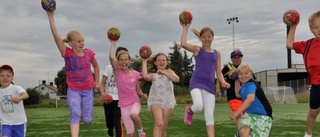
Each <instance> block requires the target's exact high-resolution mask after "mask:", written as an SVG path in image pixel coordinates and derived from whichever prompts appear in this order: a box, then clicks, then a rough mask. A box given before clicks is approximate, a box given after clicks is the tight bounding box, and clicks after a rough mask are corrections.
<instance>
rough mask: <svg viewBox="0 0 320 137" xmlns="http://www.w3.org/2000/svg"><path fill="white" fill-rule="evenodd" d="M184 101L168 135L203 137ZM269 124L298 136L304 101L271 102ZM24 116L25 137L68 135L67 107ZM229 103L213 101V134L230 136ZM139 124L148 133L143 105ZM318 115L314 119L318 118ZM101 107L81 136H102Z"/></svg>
mask: <svg viewBox="0 0 320 137" xmlns="http://www.w3.org/2000/svg"><path fill="white" fill-rule="evenodd" d="M185 106H186V105H185V104H179V105H177V106H176V107H175V109H174V112H173V115H172V118H171V120H170V123H169V127H168V130H167V132H168V137H205V136H206V129H205V121H204V116H203V112H202V113H199V114H195V115H194V119H193V125H192V126H190V127H187V126H185V125H184V122H183V115H184V107H185ZM272 107H273V112H274V113H273V126H272V130H271V133H270V137H301V136H303V133H304V131H305V123H306V122H305V121H306V116H307V111H308V104H272ZM26 113H27V117H28V124H27V128H28V129H27V136H29V137H69V136H70V133H69V109H68V108H67V107H63V108H57V109H56V108H26ZM230 113H231V112H230V110H229V106H228V104H226V103H222V104H220V103H218V104H216V109H215V123H216V124H215V129H216V136H217V137H231V136H233V134H234V133H235V131H236V129H235V122H234V121H231V120H230V119H229V115H230ZM141 118H142V121H143V126H144V129H145V131H146V133H147V134H148V135H149V137H152V129H153V118H152V115H151V112H150V111H149V110H148V109H147V108H146V105H143V107H142V111H141ZM319 120H320V118H318V120H317V121H319ZM104 121H105V120H104V114H103V107H102V106H96V107H95V109H94V123H93V124H92V125H89V126H87V125H84V124H81V131H80V136H81V137H106V135H107V130H106V128H105V122H104ZM319 129H320V124H319V122H317V123H316V125H315V127H314V133H313V134H314V136H320V130H319Z"/></svg>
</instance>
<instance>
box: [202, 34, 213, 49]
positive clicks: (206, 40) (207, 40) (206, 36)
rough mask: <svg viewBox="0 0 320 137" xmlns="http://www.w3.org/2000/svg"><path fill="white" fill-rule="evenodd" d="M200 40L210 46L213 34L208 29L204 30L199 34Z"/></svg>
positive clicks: (204, 44)
mask: <svg viewBox="0 0 320 137" xmlns="http://www.w3.org/2000/svg"><path fill="white" fill-rule="evenodd" d="M200 40H201V42H202V45H203V46H211V43H212V41H213V36H212V34H211V32H210V31H205V32H204V33H203V34H202V35H201V36H200Z"/></svg>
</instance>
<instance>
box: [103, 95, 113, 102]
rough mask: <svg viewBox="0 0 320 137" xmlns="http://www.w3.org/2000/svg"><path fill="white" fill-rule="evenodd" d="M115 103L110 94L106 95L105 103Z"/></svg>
mask: <svg viewBox="0 0 320 137" xmlns="http://www.w3.org/2000/svg"><path fill="white" fill-rule="evenodd" d="M112 101H113V99H112V96H111V95H109V94H105V95H104V103H105V104H110V103H111V102H112Z"/></svg>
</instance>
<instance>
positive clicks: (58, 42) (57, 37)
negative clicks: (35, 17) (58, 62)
mask: <svg viewBox="0 0 320 137" xmlns="http://www.w3.org/2000/svg"><path fill="white" fill-rule="evenodd" d="M54 11H55V9H54V10H53V11H51V12H50V11H47V15H48V19H49V24H50V29H51V33H52V35H53V38H54V41H55V42H56V45H57V47H58V49H59V51H60V53H61V55H62V56H63V55H64V53H65V52H66V48H67V47H66V45H65V44H64V42H63V40H62V39H61V37H60V35H59V33H58V31H57V28H56V24H55V21H54Z"/></svg>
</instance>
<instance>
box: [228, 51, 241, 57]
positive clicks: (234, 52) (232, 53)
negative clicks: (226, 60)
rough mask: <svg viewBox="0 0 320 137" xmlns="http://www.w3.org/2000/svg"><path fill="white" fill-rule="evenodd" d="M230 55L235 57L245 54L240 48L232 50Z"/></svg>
mask: <svg viewBox="0 0 320 137" xmlns="http://www.w3.org/2000/svg"><path fill="white" fill-rule="evenodd" d="M230 55H231V58H232V57H234V56H240V57H242V56H243V54H242V52H241V51H240V50H238V49H236V50H234V51H232V52H231V54H230Z"/></svg>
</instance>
